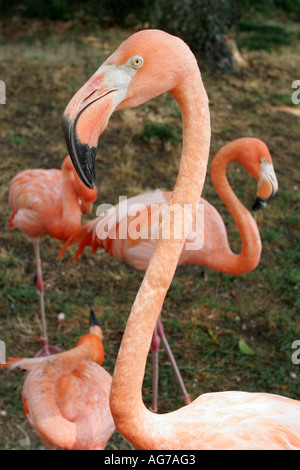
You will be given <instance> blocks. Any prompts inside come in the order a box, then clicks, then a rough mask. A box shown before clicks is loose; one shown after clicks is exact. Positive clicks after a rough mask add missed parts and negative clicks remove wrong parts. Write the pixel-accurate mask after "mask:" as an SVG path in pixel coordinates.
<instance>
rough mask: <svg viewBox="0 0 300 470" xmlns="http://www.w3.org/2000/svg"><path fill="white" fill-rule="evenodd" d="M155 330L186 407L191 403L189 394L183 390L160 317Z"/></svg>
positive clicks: (181, 380)
mask: <svg viewBox="0 0 300 470" xmlns="http://www.w3.org/2000/svg"><path fill="white" fill-rule="evenodd" d="M156 328H157V334H158V336H159V338H160V339H161V341H162V344H163V346H164V348H165V350H166V353H167V356H168V358H169V361H170V362H171V366H172V368H173V371H174V374H175V377H176V379H177V382H178V384H179V387H180V390H181V393H182V400H183V403H184V405H188V404H189V403H191V398H190V396H189V394H188V393H187V390H186V388H185V385H184V382H183V379H182V377H181V374H180V371H179V368H178V366H177V363H176V360H175V358H174V355H173V353H172V350H171V348H170V345H169V343H168V340H167V338H166V335H165V332H164V327H163V324H162V321H161V317H160V316H159V317H158V320H157V324H156Z"/></svg>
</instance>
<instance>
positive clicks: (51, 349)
mask: <svg viewBox="0 0 300 470" xmlns="http://www.w3.org/2000/svg"><path fill="white" fill-rule="evenodd" d="M43 344H44V346H43V347H42V348H41V349H40V350H39V351H38V352H37V353H36V354H35V355H34V357H46V356H52V355H53V354H58V353H61V352H63V350H62V349H60V348H59V347H58V346H51V345H50V344H48V340H43Z"/></svg>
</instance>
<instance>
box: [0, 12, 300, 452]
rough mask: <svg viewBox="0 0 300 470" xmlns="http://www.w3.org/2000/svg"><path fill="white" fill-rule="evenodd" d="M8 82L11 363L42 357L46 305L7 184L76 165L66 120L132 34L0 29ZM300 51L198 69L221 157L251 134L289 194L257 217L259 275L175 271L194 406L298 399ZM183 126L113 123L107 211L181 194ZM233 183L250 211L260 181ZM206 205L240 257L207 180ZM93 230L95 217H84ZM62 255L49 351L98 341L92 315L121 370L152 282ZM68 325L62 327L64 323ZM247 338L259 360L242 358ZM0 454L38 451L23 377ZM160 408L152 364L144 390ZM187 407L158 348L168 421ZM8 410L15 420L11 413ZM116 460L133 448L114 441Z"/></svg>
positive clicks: (172, 304)
mask: <svg viewBox="0 0 300 470" xmlns="http://www.w3.org/2000/svg"><path fill="white" fill-rule="evenodd" d="M0 27H1V33H0V79H1V80H4V81H5V83H6V86H7V103H6V105H0V115H1V126H0V142H1V150H0V152H1V154H0V155H1V156H0V211H1V227H2V231H1V233H0V266H1V270H0V287H1V297H0V339H2V340H4V341H5V343H6V348H7V355H8V356H14V357H19V356H32V355H34V354H35V352H36V351H37V350H38V348H39V343H38V335H39V333H40V320H39V307H38V296H37V291H36V287H35V285H34V279H33V269H34V264H33V250H32V243H31V240H30V239H28V238H26V237H25V236H24V235H23V234H22V233H20V232H18V231H13V232H11V231H9V230H8V222H9V219H10V209H9V205H8V187H9V181H10V179H11V178H12V177H13V176H14V175H15V174H16V173H17V172H19V171H21V170H23V169H27V168H40V167H42V168H59V167H60V165H61V162H62V160H63V158H64V157H65V155H66V152H67V150H66V145H65V142H64V138H63V135H62V131H61V116H62V113H63V111H64V108H65V106H66V104H67V103H68V102H69V100H70V98H71V97H72V96H73V94H74V93H75V92H76V91H77V90H78V89H79V87H80V86H81V85H82V84H83V83H85V82H86V80H87V79H88V78H89V77H90V76H91V75H92V74H93V73H94V72H95V71H96V69H97V68H98V67H99V65H100V64H101V63H102V61H103V60H104V59H105V58H106V57H107V56H108V55H109V54H110V53H111V52H112V51H113V50H114V49H115V48H116V47H117V46H118V45H119V44H120V43H121V42H122V41H123V40H124V39H125V38H126V37H128V36H129V35H130V34H132V31H129V30H127V31H125V30H124V31H123V30H117V29H113V30H108V31H94V30H89V29H88V28H85V29H82V28H77V29H76V27H74V25H72V24H70V23H59V22H58V23H49V24H48V23H41V22H37V21H35V22H33V21H31V22H28V21H27V22H25V21H21V20H17V19H15V20H12V21H10V22H7V23H5V24H4V23H1V24H0ZM299 53H300V46H299V44H294V45H289V46H286V47H284V48H281V49H280V50H279V51H276V52H275V51H273V52H265V51H251V52H250V51H248V52H247V54H248V57H249V63H250V65H249V67H248V68H247V69H244V70H243V71H241V72H239V73H236V74H232V75H221V74H219V73H215V72H212V71H210V70H208V69H207V68H206V67H205V66H203V65H202V64H201V70H202V74H203V80H204V84H205V87H206V89H207V92H208V95H209V99H210V110H211V120H212V145H211V158H212V157H213V155H214V154H215V153H216V151H217V150H218V149H219V148H220V147H221V146H222V145H224V144H226V143H227V142H229V141H231V140H233V139H235V138H238V137H242V136H254V137H258V138H261V139H262V140H264V141H265V142H266V143H267V145H268V147H269V149H270V152H271V155H272V158H273V162H274V167H275V170H276V174H277V177H278V181H279V191H278V193H277V195H276V197H275V198H274V200H273V201H272V202H271V203H270V205H269V206H268V207H267V209H266V210H264V211H262V212H259V213H254V214H253V216H254V218H255V219H256V220H257V223H258V226H259V229H260V233H261V238H262V244H263V253H262V258H261V262H260V264H259V266H258V267H257V269H256V270H255V271H253V272H251V273H249V274H247V275H243V276H240V277H234V276H228V275H223V274H220V273H217V272H213V271H211V270H208V269H204V268H202V267H201V266H185V267H180V268H178V269H177V272H176V275H175V277H174V280H173V283H172V286H171V288H170V290H169V293H168V295H167V298H166V301H165V303H164V307H163V312H162V315H163V321H164V326H165V330H166V333H167V335H168V338H169V341H170V344H171V346H172V347H173V351H174V354H175V357H176V358H177V360H178V364H179V367H180V369H181V371H182V374H183V377H184V380H185V383H186V387H187V389H188V391H189V392H190V394H191V396H192V398H196V397H197V396H198V395H199V394H201V393H205V392H212V391H221V390H246V391H264V392H269V393H278V394H282V395H285V396H288V397H293V398H296V399H300V393H299V378H300V365H297V364H293V363H292V360H291V355H292V353H293V350H292V348H291V345H292V343H293V341H295V340H297V339H300V330H299V303H300V302H299V300H300V298H299V290H298V287H299V261H300V259H299V209H300V198H299V193H300V172H299V130H300V120H299V117H297V116H296V115H294V114H290V113H287V112H282V111H278V110H276V109H274V108H276V107H277V106H286V105H288V106H290V107H293V109H295V108H296V106H295V105H293V104H292V102H291V94H292V89H291V84H292V82H293V81H294V80H296V79H299V78H300V77H299V70H300V67H299V65H300V63H299ZM181 138H182V136H181V116H180V112H179V108H178V106H177V104H176V103H175V102H174V100H173V99H172V97H171V96H170V95H163V96H161V97H159V98H157V99H155V100H152V101H151V102H149V103H146V104H145V105H143V106H140V107H139V108H136V109H132V110H127V111H123V112H119V113H115V114H114V115H113V117H112V118H111V121H110V124H109V126H108V128H107V129H106V131H105V132H104V134H103V135H102V136H101V140H100V145H99V150H98V154H97V162H96V171H97V184H98V189H99V195H98V200H97V203H96V205H95V208H94V211H93V215H95V211H96V206H97V205H98V204H100V203H102V202H107V203H111V204H115V203H117V202H118V198H119V196H120V195H123V196H124V195H125V196H128V197H130V196H133V195H136V194H139V193H140V192H142V191H145V190H147V189H153V188H161V189H165V190H171V189H172V188H173V185H174V182H175V179H176V175H177V171H178V164H179V159H180V153H181ZM228 176H229V179H230V182H231V184H232V186H233V188H234V190H235V192H236V194H237V195H238V197H239V198H240V199H241V200H242V201H243V203H244V204H245V205H246V206H247V207H251V204H252V202H253V201H254V199H255V193H256V183H255V181H254V180H252V179H251V178H250V177H249V175H247V174H246V172H245V170H244V169H243V168H241V167H240V166H239V165H237V164H232V165H231V166H230V167H229V169H228ZM203 196H204V197H205V198H206V199H207V200H209V202H211V203H212V204H214V205H215V206H216V208H217V209H218V210H219V211H220V213H221V215H222V216H223V218H224V220H225V222H226V226H227V230H228V233H229V240H230V243H231V245H232V246H233V247H234V249H235V250H237V251H238V250H239V249H240V239H239V235H238V233H237V229H236V227H235V224H234V221H233V219H232V218H231V216H230V214H229V213H228V211H227V209H226V208H225V207H224V205H223V203H222V202H221V201H220V200H219V198H218V197H217V195H216V193H215V191H214V188H213V186H212V184H211V180H210V176H209V173H208V175H207V179H206V185H205V189H204V192H203ZM84 220H88V218H86V217H85V218H84ZM60 246H61V244H60V243H59V242H58V241H56V240H53V239H51V238H50V237H44V238H43V239H42V241H41V255H42V260H43V266H44V278H45V283H46V294H45V299H46V312H47V318H48V325H49V336H50V340H51V342H52V344H59V345H60V346H61V347H62V348H64V349H67V348H70V347H72V346H74V345H75V344H76V341H77V339H78V338H79V337H80V335H81V334H83V333H84V332H86V331H87V328H88V315H89V309H90V308H91V307H93V308H94V310H95V312H96V314H97V315H98V317H99V319H100V322H101V326H102V328H103V332H104V345H105V350H106V358H105V362H104V366H105V367H106V369H107V370H108V371H109V372H110V373H113V369H114V363H115V358H116V355H117V351H118V347H119V344H120V341H121V338H122V334H123V331H124V328H125V324H126V320H127V317H128V314H129V312H130V308H131V305H132V303H133V301H134V298H135V295H136V292H137V290H138V288H139V285H140V283H141V280H142V278H143V273H141V272H138V271H136V270H135V269H134V268H133V267H131V266H129V265H127V264H125V263H123V264H122V263H120V262H118V261H116V260H114V259H112V258H111V257H110V256H109V254H107V253H103V252H100V251H98V252H97V253H96V254H95V255H92V254H91V251H90V250H89V249H87V250H86V251H85V253H84V254H83V256H82V257H81V258H80V259H79V261H78V262H77V263H76V264H74V263H73V261H72V258H73V255H74V250H72V249H71V250H70V251H69V252H67V253H66V254H65V256H64V257H63V259H62V260H61V261H59V262H58V261H57V260H56V256H57V254H58V251H59V249H60ZM60 312H64V313H65V315H66V318H65V320H64V321H62V322H60V323H58V321H57V315H58V314H59V313H60ZM240 339H243V340H244V341H245V342H246V344H247V345H248V346H249V347H250V348H251V350H252V352H253V354H251V355H249V354H245V350H244V351H243V350H241V349H240V348H239V341H240ZM0 375H1V377H0V384H1V389H0V410H2V415H3V416H0V442H1V448H2V449H38V448H40V446H41V444H40V441H39V439H38V438H37V436H36V434H35V432H34V431H33V430H32V428H31V427H30V425H29V424H28V423H27V421H26V419H25V417H24V413H23V409H22V404H21V390H22V384H23V382H24V374H23V373H21V372H16V371H1V373H0ZM143 394H144V400H145V403H146V404H147V406H149V404H150V401H151V361H150V360H149V361H148V365H147V369H146V375H145V380H144V387H143ZM179 406H181V399H180V396H179V393H178V390H177V386H176V383H175V380H174V377H173V375H172V372H171V369H170V365H169V363H168V360H167V358H166V356H165V353H164V351H163V350H162V351H161V368H160V400H159V408H160V412H167V411H170V410H173V409H175V408H177V407H179ZM3 411H4V413H3ZM107 448H108V449H130V448H131V446H130V444H128V443H127V442H126V441H125V440H124V439H123V438H122V437H121V436H120V435H118V434H117V433H115V434H114V435H113V437H112V439H111V441H110V442H109V444H108V447H107Z"/></svg>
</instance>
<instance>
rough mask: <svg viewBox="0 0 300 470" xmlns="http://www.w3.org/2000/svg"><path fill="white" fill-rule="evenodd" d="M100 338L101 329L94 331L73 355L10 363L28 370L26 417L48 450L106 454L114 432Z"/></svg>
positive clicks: (12, 360) (81, 340)
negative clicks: (103, 450) (103, 452)
mask: <svg viewBox="0 0 300 470" xmlns="http://www.w3.org/2000/svg"><path fill="white" fill-rule="evenodd" d="M101 338H102V331H101V329H100V327H98V326H93V327H91V329H90V333H89V334H87V335H84V336H83V337H82V338H81V339H80V340H79V341H78V343H77V346H76V347H75V348H73V349H70V350H69V351H65V352H62V353H58V354H55V355H53V356H49V357H40V358H33V359H27V358H23V359H11V360H9V361H8V363H7V364H6V367H10V368H15V367H18V368H20V369H24V370H27V371H28V373H27V376H26V379H25V382H24V385H23V390H22V400H23V407H24V412H25V416H26V418H27V420H28V422H29V423H30V424H31V426H32V427H33V428H34V429H35V430H36V432H37V434H38V436H39V437H40V439H41V440H42V442H43V444H44V445H45V447H46V448H47V449H52V448H53V447H59V448H61V449H67V450H96V449H98V450H99V449H104V448H105V446H106V444H107V441H108V440H109V438H110V437H111V435H112V433H113V431H114V429H115V427H114V423H113V419H112V416H111V413H110V408H109V393H110V388H111V382H112V377H111V375H110V374H109V373H108V372H107V371H106V370H105V369H104V368H103V367H101V364H102V363H103V360H104V349H103V345H102V339H101Z"/></svg>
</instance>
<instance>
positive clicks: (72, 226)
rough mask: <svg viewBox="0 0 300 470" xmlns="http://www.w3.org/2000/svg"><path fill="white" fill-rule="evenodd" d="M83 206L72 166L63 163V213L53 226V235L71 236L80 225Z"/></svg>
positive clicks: (59, 237)
mask: <svg viewBox="0 0 300 470" xmlns="http://www.w3.org/2000/svg"><path fill="white" fill-rule="evenodd" d="M80 223H81V208H80V205H79V203H78V195H77V193H76V190H75V184H74V174H73V170H72V168H70V167H69V165H66V164H65V162H64V163H63V165H62V215H61V219H59V220H57V224H56V225H54V227H53V230H52V232H53V236H55V238H58V239H60V240H66V239H67V238H69V237H70V236H71V235H72V234H73V232H74V231H75V230H77V229H78V228H79V227H80Z"/></svg>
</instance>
